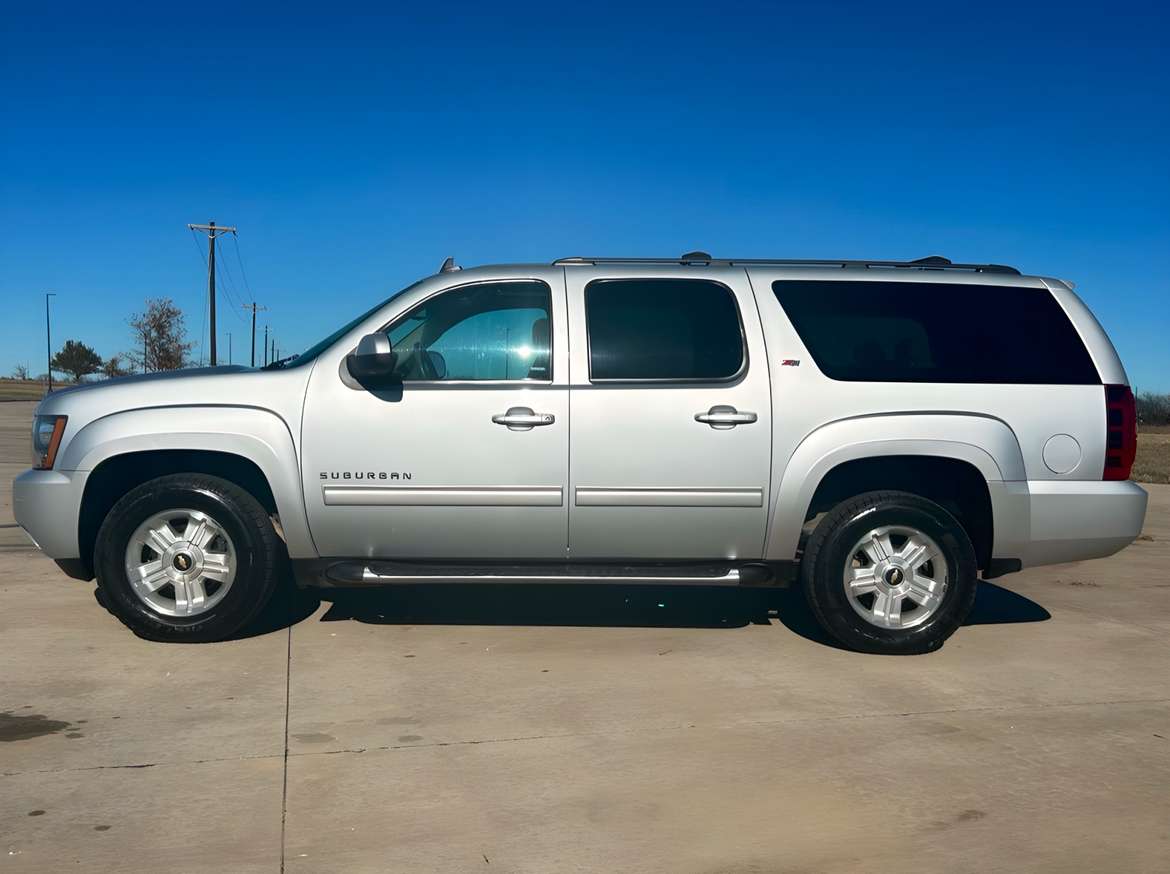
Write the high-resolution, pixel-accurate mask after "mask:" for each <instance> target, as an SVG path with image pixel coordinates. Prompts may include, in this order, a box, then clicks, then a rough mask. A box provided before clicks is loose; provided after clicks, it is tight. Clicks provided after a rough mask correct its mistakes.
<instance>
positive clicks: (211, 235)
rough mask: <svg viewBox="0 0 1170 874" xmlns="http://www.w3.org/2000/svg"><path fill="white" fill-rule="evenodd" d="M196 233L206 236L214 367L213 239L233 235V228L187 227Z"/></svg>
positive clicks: (234, 230) (210, 360) (209, 312)
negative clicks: (200, 232) (201, 232)
mask: <svg viewBox="0 0 1170 874" xmlns="http://www.w3.org/2000/svg"><path fill="white" fill-rule="evenodd" d="M187 227H189V228H191V229H192V230H196V231H203V233H205V234H207V293H208V295H210V300H211V305H210V307H209V309H208V314H209V315H210V317H211V325H210V327H211V358H210V359H209V364H210V365H211V366H212V367H215V238H216V237H222V236H223V235H224V234H229V233H230V234H234V233H235V232H236V229H235V228H217V227H216V226H215V222H208V223H207V224H205V225H187Z"/></svg>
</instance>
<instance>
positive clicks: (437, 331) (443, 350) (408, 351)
mask: <svg viewBox="0 0 1170 874" xmlns="http://www.w3.org/2000/svg"><path fill="white" fill-rule="evenodd" d="M550 303H551V292H550V291H549V287H548V286H547V285H546V284H545V283H543V282H540V281H537V280H527V281H518V282H496V283H485V284H480V285H468V286H464V287H462V288H455V289H451V290H450V291H447V292H444V293H442V294H440V295H437V296H436V297H433V298H431V299H430V300H427V301H424V302H423V303H422V304H420V305H419V306H417V307H415V308H414V309H413V310H411V311H410V312H409V313H407V314H406V315H405V316H403V317H402V318H400V319H398V320H397V321H395V322H394V323H393V324H392V325H391V326H390V327H389V328H388V329H387V334H388V335H389V337H390V343H391V345H392V346H393V348H394V351H396V352H397V353H398V363H397V365H396V367H395V371H394V374H395V376H397V377H398V378H399V379H401V380H403V381H404V382H412V381H420V380H424V381H444V382H450V381H457V380H507V381H514V380H535V381H541V382H548V381H550V380H551V379H552V368H551V366H550V360H549V355H550V352H551V348H550V342H549V338H550V333H549V307H550Z"/></svg>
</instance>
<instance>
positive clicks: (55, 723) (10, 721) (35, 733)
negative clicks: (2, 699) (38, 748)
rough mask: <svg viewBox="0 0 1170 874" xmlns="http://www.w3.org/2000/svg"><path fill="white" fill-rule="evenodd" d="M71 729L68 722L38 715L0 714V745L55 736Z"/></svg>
mask: <svg viewBox="0 0 1170 874" xmlns="http://www.w3.org/2000/svg"><path fill="white" fill-rule="evenodd" d="M72 727H73V726H72V725H71V724H70V723H68V722H62V721H61V720H59V719H49V717H47V716H42V715H41V714H39V713H30V714H28V715H27V716H18V715H17V714H15V713H0V743H8V742H11V741H15V740H29V739H30V738H34V737H43V736H44V735H46V734H56V733H57V732H59V731H65V729H67V728H72Z"/></svg>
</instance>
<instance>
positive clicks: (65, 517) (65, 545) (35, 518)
mask: <svg viewBox="0 0 1170 874" xmlns="http://www.w3.org/2000/svg"><path fill="white" fill-rule="evenodd" d="M88 477H89V471H87V470H65V471H59V470H26V471H25V472H24V473H22V474H21V475H20V476H18V477H17V478H16V479H14V480H13V481H12V513H13V515H14V516H15V517H16V521H17V522H18V523H19V524H20V527H21V528H23V529H24V530H25V531H26V532H27V533H28V536H29V537H31V538H32V539H33V541H34V542H35V543H36V544H37V546H39V547H40V548H41V552H43V553H44V554H45V555H47V556H48V557H49V558H54V559H70V558H80V557H81V550H80V549H79V548H78V545H77V521H78V517H79V514H80V513H81V497H82V495H83V494H84V492H85V481H86V479H87V478H88Z"/></svg>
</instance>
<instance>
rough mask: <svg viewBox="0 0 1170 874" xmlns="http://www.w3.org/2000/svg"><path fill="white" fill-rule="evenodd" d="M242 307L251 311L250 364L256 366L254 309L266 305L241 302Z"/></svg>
mask: <svg viewBox="0 0 1170 874" xmlns="http://www.w3.org/2000/svg"><path fill="white" fill-rule="evenodd" d="M243 307H244V309H246V310H251V311H252V366H253V367H255V366H256V310H266V309H268V307H258V306H256V304H254V303H253V304H243Z"/></svg>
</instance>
